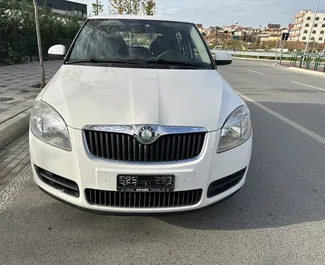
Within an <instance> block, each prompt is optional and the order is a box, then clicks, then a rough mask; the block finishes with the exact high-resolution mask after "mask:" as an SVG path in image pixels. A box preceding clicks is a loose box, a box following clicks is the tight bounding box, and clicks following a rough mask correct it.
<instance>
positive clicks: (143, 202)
mask: <svg viewBox="0 0 325 265" xmlns="http://www.w3.org/2000/svg"><path fill="white" fill-rule="evenodd" d="M85 194H86V200H87V201H88V203H90V204H92V205H100V206H108V207H123V208H168V207H184V206H190V205H195V204H197V203H198V202H199V201H200V200H201V196H202V189H197V190H186V191H174V192H121V191H105V190H95V189H86V190H85Z"/></svg>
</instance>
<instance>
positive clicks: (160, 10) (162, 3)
mask: <svg viewBox="0 0 325 265" xmlns="http://www.w3.org/2000/svg"><path fill="white" fill-rule="evenodd" d="M71 1H75V2H80V3H87V4H88V14H89V13H90V12H91V10H92V9H91V3H93V2H95V0H71ZM107 2H108V0H102V3H103V4H104V12H103V14H108V4H107ZM320 2H321V3H320V7H319V10H320V11H323V12H325V0H320ZM316 4H317V0H156V5H157V7H156V14H157V15H162V16H169V17H176V18H183V19H189V20H191V21H193V22H194V23H200V24H203V26H204V27H209V26H223V25H231V24H235V23H239V24H240V25H242V26H251V27H255V28H259V27H260V26H261V27H262V28H264V27H265V26H266V25H267V24H268V23H276V24H281V26H282V27H287V26H288V24H289V23H291V22H293V16H294V15H295V14H297V13H299V11H300V10H306V9H307V10H312V11H315V8H316Z"/></svg>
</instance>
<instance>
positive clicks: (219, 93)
mask: <svg viewBox="0 0 325 265" xmlns="http://www.w3.org/2000/svg"><path fill="white" fill-rule="evenodd" d="M44 90H45V91H44V93H43V96H42V100H43V101H45V102H47V103H49V104H50V105H51V106H52V107H54V108H55V109H56V110H57V111H58V112H59V113H60V115H61V116H62V117H63V118H64V120H65V122H66V123H67V125H68V126H70V127H73V128H76V129H82V128H83V127H84V126H85V125H132V124H160V125H169V126H199V127H205V128H206V129H207V130H209V131H212V130H217V129H219V128H220V127H221V126H222V124H223V123H224V121H225V119H226V118H227V117H228V115H229V114H230V113H231V112H232V111H233V110H234V109H235V108H236V107H238V106H239V105H241V104H242V102H241V101H240V99H239V97H238V96H236V94H235V93H234V92H233V91H232V89H231V88H230V86H229V85H228V84H227V83H226V82H225V81H224V80H223V78H222V77H221V76H220V75H219V73H218V72H217V71H214V70H172V69H170V70H169V69H137V68H112V67H97V66H81V65H62V66H61V68H60V70H59V71H58V72H57V73H56V74H55V76H54V77H53V78H52V79H51V80H50V82H49V83H48V85H47V86H46V88H45V89H44Z"/></svg>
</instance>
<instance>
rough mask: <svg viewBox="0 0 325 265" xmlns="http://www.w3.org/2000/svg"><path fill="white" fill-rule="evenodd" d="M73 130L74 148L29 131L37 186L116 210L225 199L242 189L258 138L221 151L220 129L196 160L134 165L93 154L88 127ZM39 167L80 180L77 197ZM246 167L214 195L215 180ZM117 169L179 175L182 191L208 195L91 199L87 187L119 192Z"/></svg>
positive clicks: (85, 205) (157, 210)
mask: <svg viewBox="0 0 325 265" xmlns="http://www.w3.org/2000/svg"><path fill="white" fill-rule="evenodd" d="M68 129H69V133H70V138H71V144H72V151H71V152H68V151H65V150H61V149H59V148H56V147H53V146H51V145H49V144H46V143H44V142H43V141H41V140H39V139H38V138H36V137H35V136H34V135H33V134H32V133H31V132H30V133H29V144H30V157H31V163H32V171H33V178H34V180H35V182H36V183H37V185H38V186H39V187H40V188H41V189H43V190H44V191H45V192H47V193H49V194H51V195H53V196H54V197H56V198H58V199H60V200H63V201H65V202H67V203H69V204H72V205H75V206H77V207H80V208H84V209H88V210H93V211H100V212H116V213H167V212H180V211H190V210H196V209H199V208H203V207H205V206H208V205H210V204H213V203H215V202H218V201H220V200H223V199H224V198H226V197H228V196H230V195H231V194H233V193H234V192H236V191H237V190H239V189H240V188H241V187H242V186H243V185H244V183H245V181H246V174H247V169H248V166H249V163H250V158H251V150H252V137H251V138H250V139H249V140H248V141H247V142H245V143H244V144H242V145H241V146H239V147H237V148H234V149H232V150H229V151H227V152H224V153H221V154H217V153H216V146H217V142H218V136H219V131H215V132H209V133H208V134H207V137H206V140H205V144H204V147H203V151H202V153H201V155H200V156H199V157H198V158H197V159H195V160H191V161H185V162H182V163H161V164H159V163H153V164H141V163H130V164H129V163H121V162H112V161H105V160H100V159H94V158H93V157H91V156H89V154H88V153H87V151H86V149H85V147H84V144H83V136H82V131H81V130H77V129H72V128H68ZM38 167H39V168H42V169H44V170H46V171H48V172H51V173H53V174H55V175H57V176H61V177H63V178H65V179H67V180H71V182H74V183H76V184H77V186H78V190H79V194H78V195H79V196H78V197H75V196H71V195H70V194H67V193H64V192H62V190H60V189H58V188H56V187H55V186H53V185H49V184H48V183H46V182H45V181H44V179H42V178H40V176H39V172H37V170H36V169H37V168H38ZM243 169H246V170H245V171H244V172H243V176H242V177H241V178H240V181H239V182H238V183H236V184H235V185H233V186H230V187H229V186H228V187H227V189H226V190H224V191H223V192H222V193H218V194H217V195H215V196H208V188H209V185H210V184H211V183H213V182H215V181H217V180H221V179H224V178H225V177H227V176H230V175H232V174H234V173H236V172H239V171H242V170H243ZM117 174H149V175H155V174H159V175H160V174H174V175H175V190H174V191H175V192H179V193H180V194H181V192H182V191H191V190H202V195H201V196H200V198H199V200H198V202H197V203H195V204H194V205H187V206H177V207H156V208H140V207H108V206H103V205H96V204H91V203H89V198H88V200H87V197H86V190H89V189H91V190H100V191H102V192H104V191H107V192H114V191H116V176H117Z"/></svg>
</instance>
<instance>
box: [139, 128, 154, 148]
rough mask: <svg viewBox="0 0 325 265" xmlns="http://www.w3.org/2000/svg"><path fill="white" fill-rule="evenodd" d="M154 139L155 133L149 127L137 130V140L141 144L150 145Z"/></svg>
mask: <svg viewBox="0 0 325 265" xmlns="http://www.w3.org/2000/svg"><path fill="white" fill-rule="evenodd" d="M154 138H155V131H154V130H153V129H152V128H151V127H150V126H143V127H142V128H140V130H139V139H140V140H141V141H142V142H143V143H146V144H148V143H150V142H152V141H153V140H154Z"/></svg>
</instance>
